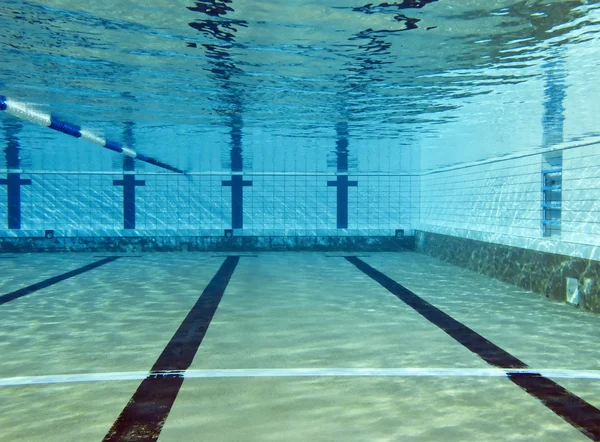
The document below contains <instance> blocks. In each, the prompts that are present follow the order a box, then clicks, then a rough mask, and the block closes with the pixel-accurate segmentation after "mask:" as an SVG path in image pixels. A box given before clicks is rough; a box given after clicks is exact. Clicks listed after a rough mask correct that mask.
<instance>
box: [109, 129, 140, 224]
mask: <svg viewBox="0 0 600 442" xmlns="http://www.w3.org/2000/svg"><path fill="white" fill-rule="evenodd" d="M123 138H124V139H125V144H126V145H127V147H130V148H131V147H133V144H134V137H133V123H132V122H126V123H125V131H124V133H123ZM134 169H135V162H134V161H133V158H131V157H125V158H123V172H124V174H123V179H122V180H113V186H123V229H126V230H131V229H135V188H136V186H145V185H146V181H144V180H136V179H135V175H134V174H133V171H134Z"/></svg>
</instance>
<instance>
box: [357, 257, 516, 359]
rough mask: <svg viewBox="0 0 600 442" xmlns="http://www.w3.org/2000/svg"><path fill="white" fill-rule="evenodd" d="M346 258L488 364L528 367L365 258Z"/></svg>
mask: <svg viewBox="0 0 600 442" xmlns="http://www.w3.org/2000/svg"><path fill="white" fill-rule="evenodd" d="M346 260H347V261H348V262H350V263H351V264H354V265H355V266H356V267H357V268H358V269H359V270H360V271H362V272H363V273H365V274H366V275H367V276H369V277H370V278H372V279H374V280H375V281H377V282H378V283H379V284H381V285H382V286H383V287H385V288H386V289H388V290H389V291H390V292H392V293H393V294H394V295H396V296H397V297H398V298H399V299H400V300H401V301H402V302H404V303H405V304H407V305H408V306H409V307H412V308H413V309H414V310H415V311H416V312H417V313H419V314H420V315H421V316H423V317H425V319H427V320H429V322H431V323H433V324H434V325H437V326H438V327H439V328H441V329H442V330H443V331H445V332H446V333H447V334H448V335H450V337H452V338H454V339H455V340H456V341H458V342H459V343H461V344H462V345H464V346H465V347H467V348H468V349H469V350H471V351H472V352H473V353H475V354H477V355H478V356H479V357H480V358H481V359H483V360H484V361H486V362H487V363H488V364H491V365H494V366H496V367H500V368H527V364H525V362H523V361H521V360H519V359H517V358H516V357H515V356H513V355H511V354H510V353H508V352H507V351H506V350H504V349H502V348H500V347H498V346H497V345H496V344H494V343H492V342H490V341H488V340H487V339H485V338H484V337H483V336H481V335H480V334H479V333H477V332H476V331H474V330H472V329H470V328H469V327H467V326H466V325H464V324H463V323H461V322H459V321H457V320H456V319H454V318H453V317H452V316H450V315H448V314H446V313H444V312H443V311H441V310H440V309H438V308H437V307H434V306H433V305H431V304H430V303H428V302H427V301H425V300H424V299H422V298H420V297H419V296H417V295H415V294H414V293H413V292H411V291H410V290H408V289H407V288H405V287H403V286H401V285H400V284H398V283H397V282H396V281H394V280H393V279H391V278H389V277H387V276H386V275H384V274H383V273H381V272H380V271H378V270H375V269H374V268H373V267H371V266H370V265H369V264H367V263H366V262H364V261H362V260H360V259H358V258H357V257H355V256H346Z"/></svg>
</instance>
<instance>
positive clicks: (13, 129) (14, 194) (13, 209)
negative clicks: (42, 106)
mask: <svg viewBox="0 0 600 442" xmlns="http://www.w3.org/2000/svg"><path fill="white" fill-rule="evenodd" d="M21 127H22V125H21V123H20V122H14V123H13V122H10V123H6V125H5V126H4V129H5V130H4V131H5V134H6V141H7V143H6V148H5V149H4V154H5V157H6V168H7V169H8V170H9V172H8V173H7V174H6V178H0V184H5V185H6V193H7V198H6V199H7V201H6V202H7V224H8V228H9V229H20V228H21V186H22V185H30V184H31V180H30V179H21V174H20V173H18V172H10V170H11V169H19V166H20V158H19V151H20V150H21V148H20V146H19V138H18V137H17V134H18V133H19V131H20V130H21Z"/></svg>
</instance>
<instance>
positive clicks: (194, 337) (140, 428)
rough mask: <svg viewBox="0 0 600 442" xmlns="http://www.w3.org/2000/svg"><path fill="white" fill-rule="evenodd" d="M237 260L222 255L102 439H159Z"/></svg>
mask: <svg viewBox="0 0 600 442" xmlns="http://www.w3.org/2000/svg"><path fill="white" fill-rule="evenodd" d="M239 260H240V258H239V256H228V257H227V258H226V259H225V261H224V262H223V264H222V265H221V268H220V269H219V270H218V272H217V273H216V274H215V276H214V277H213V279H212V280H211V281H210V283H209V284H208V285H207V286H206V288H205V289H204V291H203V292H202V294H201V295H200V297H199V298H198V301H196V304H195V305H194V306H193V307H192V309H191V310H190V312H189V313H188V315H187V316H186V318H185V319H184V320H183V322H182V323H181V325H180V326H179V328H178V329H177V331H176V332H175V334H174V335H173V337H172V338H171V340H170V341H169V343H168V344H167V346H166V347H165V349H164V350H163V351H162V353H161V354H160V356H159V357H158V359H157V360H156V362H155V363H154V365H153V367H152V370H151V372H150V375H149V376H148V377H147V378H146V379H144V380H143V381H142V383H141V384H140V386H139V387H138V389H137V390H136V392H135V393H134V394H133V396H132V397H131V399H130V400H129V403H128V404H127V405H126V406H125V408H124V409H123V411H122V412H121V414H120V415H119V417H118V418H117V420H116V421H115V423H114V424H113V426H112V427H111V429H110V430H109V431H108V433H107V434H106V436H105V437H104V439H103V442H116V441H119V442H123V441H128V442H130V441H140V442H141V441H156V440H158V437H159V435H160V432H161V431H162V428H163V426H164V423H165V421H166V420H167V417H168V416H169V412H170V411H171V407H172V406H173V403H174V402H175V399H176V398H177V395H178V394H179V390H180V389H181V385H182V384H183V371H185V370H187V369H188V368H189V366H190V365H191V363H192V360H193V359H194V356H195V355H196V352H197V351H198V347H200V344H201V343H202V340H203V339H204V336H205V335H206V331H207V330H208V327H209V325H210V322H211V320H212V318H213V316H214V314H215V311H216V310H217V307H218V306H219V303H220V302H221V299H222V298H223V293H224V292H225V288H226V287H227V284H229V280H230V279H231V276H232V275H233V271H234V270H235V268H236V266H237V264H238V262H239ZM165 371H179V373H165Z"/></svg>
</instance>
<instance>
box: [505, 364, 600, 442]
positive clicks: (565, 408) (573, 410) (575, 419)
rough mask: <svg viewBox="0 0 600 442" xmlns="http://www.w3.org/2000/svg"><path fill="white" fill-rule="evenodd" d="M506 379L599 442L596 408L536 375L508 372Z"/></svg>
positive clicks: (599, 424)
mask: <svg viewBox="0 0 600 442" xmlns="http://www.w3.org/2000/svg"><path fill="white" fill-rule="evenodd" d="M508 378H509V379H510V380H511V381H512V382H514V383H515V384H517V385H518V386H519V387H521V388H522V389H523V390H525V391H526V392H527V393H529V394H530V395H531V396H533V397H535V398H537V399H539V400H540V401H541V402H542V403H543V404H544V405H545V406H546V407H548V408H549V409H550V410H552V411H554V412H555V413H556V414H557V415H559V416H560V417H562V418H563V419H564V420H566V421H567V422H568V423H570V424H571V425H573V426H574V427H575V428H577V429H578V430H579V431H581V432H582V433H583V434H585V435H586V436H587V437H589V438H590V439H592V440H595V441H600V410H598V409H597V408H596V407H594V406H593V405H591V404H588V403H587V402H586V401H584V400H583V399H581V398H580V397H579V396H576V395H574V394H573V393H571V392H570V391H569V390H567V389H565V388H564V387H562V386H560V385H559V384H557V383H556V382H554V381H553V380H551V379H548V378H546V377H544V376H542V375H540V374H537V373H510V372H509V373H508Z"/></svg>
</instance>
